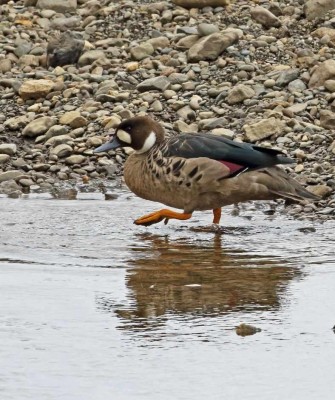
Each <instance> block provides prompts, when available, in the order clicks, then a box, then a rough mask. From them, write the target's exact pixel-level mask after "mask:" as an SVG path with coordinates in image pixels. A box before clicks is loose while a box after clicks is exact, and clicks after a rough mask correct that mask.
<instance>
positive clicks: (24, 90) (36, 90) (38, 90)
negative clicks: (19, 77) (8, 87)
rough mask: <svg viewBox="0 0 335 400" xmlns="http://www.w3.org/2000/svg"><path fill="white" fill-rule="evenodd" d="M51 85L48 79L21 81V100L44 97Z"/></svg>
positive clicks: (49, 90)
mask: <svg viewBox="0 0 335 400" xmlns="http://www.w3.org/2000/svg"><path fill="white" fill-rule="evenodd" d="M53 85H54V83H53V82H52V81H50V80H48V79H31V80H28V81H25V82H23V83H22V85H21V87H20V89H19V94H20V96H21V97H22V99H23V100H28V99H40V98H45V97H46V95H47V94H48V93H50V92H51V90H52V88H53Z"/></svg>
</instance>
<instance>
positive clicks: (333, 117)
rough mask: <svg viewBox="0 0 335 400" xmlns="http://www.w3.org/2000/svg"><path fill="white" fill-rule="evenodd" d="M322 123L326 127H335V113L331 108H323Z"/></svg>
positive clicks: (321, 113)
mask: <svg viewBox="0 0 335 400" xmlns="http://www.w3.org/2000/svg"><path fill="white" fill-rule="evenodd" d="M320 125H321V126H322V128H325V129H335V113H333V112H331V111H329V110H321V111H320Z"/></svg>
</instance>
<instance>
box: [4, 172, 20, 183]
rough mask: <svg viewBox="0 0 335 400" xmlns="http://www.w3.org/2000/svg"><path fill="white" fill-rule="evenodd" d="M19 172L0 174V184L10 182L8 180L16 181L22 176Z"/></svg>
mask: <svg viewBox="0 0 335 400" xmlns="http://www.w3.org/2000/svg"><path fill="white" fill-rule="evenodd" d="M22 175H23V174H22V172H21V171H14V170H13V171H6V172H0V182H4V181H10V180H12V179H13V180H16V179H17V178H18V177H19V176H22Z"/></svg>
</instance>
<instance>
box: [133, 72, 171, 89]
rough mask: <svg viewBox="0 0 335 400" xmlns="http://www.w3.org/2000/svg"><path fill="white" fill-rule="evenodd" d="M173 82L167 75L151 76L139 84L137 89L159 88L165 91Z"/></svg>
mask: <svg viewBox="0 0 335 400" xmlns="http://www.w3.org/2000/svg"><path fill="white" fill-rule="evenodd" d="M170 85H171V83H170V81H169V79H168V78H166V77H165V76H158V77H156V78H149V79H146V80H144V81H143V82H141V83H140V84H139V85H137V87H136V89H137V90H138V91H139V92H147V91H150V90H159V91H161V92H163V91H164V90H166V89H168V88H169V87H170Z"/></svg>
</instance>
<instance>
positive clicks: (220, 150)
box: [165, 133, 294, 173]
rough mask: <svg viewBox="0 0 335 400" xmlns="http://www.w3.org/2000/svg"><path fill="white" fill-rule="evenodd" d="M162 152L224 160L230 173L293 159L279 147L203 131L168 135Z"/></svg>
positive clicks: (177, 155) (170, 154)
mask: <svg viewBox="0 0 335 400" xmlns="http://www.w3.org/2000/svg"><path fill="white" fill-rule="evenodd" d="M165 154H166V155H167V156H176V157H183V158H198V157H207V158H210V159H212V160H216V161H219V162H221V163H223V164H225V165H226V166H228V167H229V169H230V170H231V172H232V173H236V172H238V173H239V172H241V171H243V170H246V169H249V170H250V169H258V168H266V167H270V166H273V165H276V164H291V163H294V160H292V159H290V158H288V157H285V156H284V155H283V153H282V152H280V151H279V150H274V149H268V148H263V147H260V146H256V145H253V144H249V143H239V142H234V141H233V140H230V139H229V138H227V137H224V136H216V135H211V134H206V133H204V134H182V135H179V136H175V137H172V138H170V139H168V140H167V142H166V147H165Z"/></svg>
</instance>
